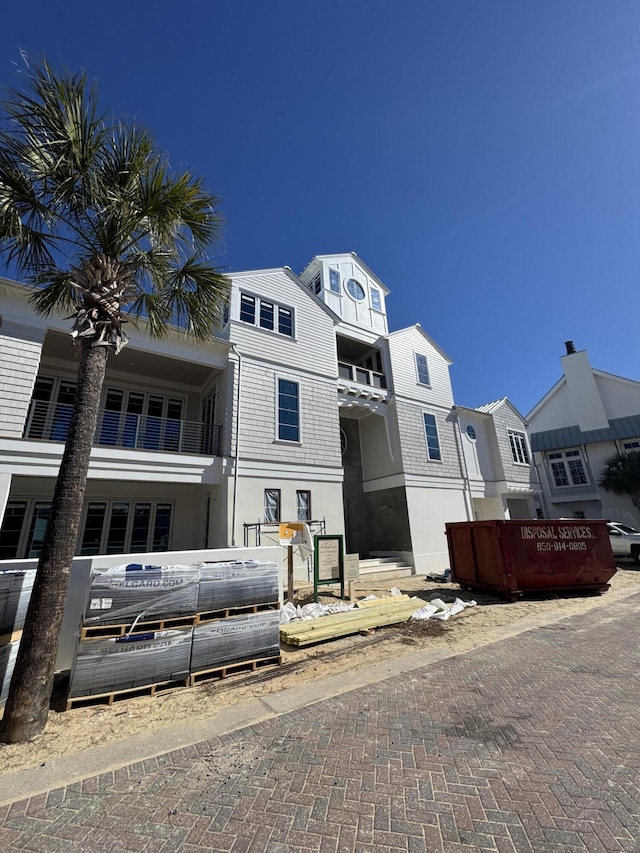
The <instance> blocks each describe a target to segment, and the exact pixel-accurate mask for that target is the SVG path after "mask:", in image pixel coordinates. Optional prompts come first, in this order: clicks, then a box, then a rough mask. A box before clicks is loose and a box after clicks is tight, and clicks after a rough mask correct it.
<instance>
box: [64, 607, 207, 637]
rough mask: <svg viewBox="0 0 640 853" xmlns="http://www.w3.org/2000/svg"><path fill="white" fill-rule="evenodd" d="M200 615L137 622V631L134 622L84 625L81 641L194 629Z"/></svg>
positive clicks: (81, 631) (81, 630)
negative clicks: (175, 629) (177, 629)
mask: <svg viewBox="0 0 640 853" xmlns="http://www.w3.org/2000/svg"><path fill="white" fill-rule="evenodd" d="M197 621H198V614H196V613H194V614H193V615H191V616H172V617H169V618H166V619H154V620H150V621H149V622H142V621H141V622H136V623H135V630H134V631H131V629H132V628H133V624H134V623H133V622H127V623H122V624H117V625H83V626H82V628H81V629H80V639H81V640H109V639H113V638H115V637H124V636H125V634H129V633H131V635H132V636H135V635H136V634H146V633H148V632H149V631H169V630H170V629H172V628H192V627H193V626H194V625H196V624H197Z"/></svg>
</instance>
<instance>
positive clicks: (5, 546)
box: [0, 501, 27, 560]
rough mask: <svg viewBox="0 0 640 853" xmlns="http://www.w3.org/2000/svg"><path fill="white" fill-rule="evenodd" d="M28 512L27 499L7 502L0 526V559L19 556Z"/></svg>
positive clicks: (12, 558)
mask: <svg viewBox="0 0 640 853" xmlns="http://www.w3.org/2000/svg"><path fill="white" fill-rule="evenodd" d="M26 513H27V502H26V501H15V502H14V501H11V502H9V503H8V504H7V508H6V510H5V513H4V518H3V519H2V527H1V528H0V560H14V559H15V558H16V557H17V556H18V548H19V547H20V537H21V536H22V526H23V524H24V519H25V516H26Z"/></svg>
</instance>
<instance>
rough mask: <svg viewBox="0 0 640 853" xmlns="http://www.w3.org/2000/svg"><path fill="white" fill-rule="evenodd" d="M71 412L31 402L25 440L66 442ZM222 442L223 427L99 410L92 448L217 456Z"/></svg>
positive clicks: (62, 406)
mask: <svg viewBox="0 0 640 853" xmlns="http://www.w3.org/2000/svg"><path fill="white" fill-rule="evenodd" d="M72 408H73V407H72V406H70V405H66V404H62V403H48V402H45V401H42V400H32V401H31V405H30V408H29V416H28V418H27V425H26V428H25V431H24V437H25V438H30V439H41V440H44V441H66V438H67V432H68V430H69V424H70V423H71V410H72ZM221 438H222V427H221V426H216V425H213V424H211V425H209V424H203V423H200V422H197V421H183V420H175V419H173V418H156V417H151V416H150V415H134V414H129V413H128V412H111V411H107V410H106V409H101V410H100V411H99V412H98V425H97V427H96V432H95V436H94V439H93V444H94V445H95V446H96V447H124V448H130V449H131V450H160V451H164V452H165V453H203V454H206V455H207V456H219V455H220V445H221Z"/></svg>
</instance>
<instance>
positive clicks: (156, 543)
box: [151, 504, 171, 551]
mask: <svg viewBox="0 0 640 853" xmlns="http://www.w3.org/2000/svg"><path fill="white" fill-rule="evenodd" d="M170 532H171V504H158V505H157V506H156V518H155V524H154V528H153V542H152V545H151V550H152V551H168V550H169V534H170Z"/></svg>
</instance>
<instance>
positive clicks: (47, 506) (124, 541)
mask: <svg viewBox="0 0 640 853" xmlns="http://www.w3.org/2000/svg"><path fill="white" fill-rule="evenodd" d="M50 515H51V501H49V500H37V499H36V500H34V499H25V500H19V501H9V503H8V504H7V511H6V512H5V516H4V520H3V522H2V528H1V529H0V559H7V560H9V559H16V558H17V559H21V558H25V559H29V558H34V557H39V556H40V552H41V551H42V544H43V541H44V534H45V530H46V528H47V523H48V521H49V517H50ZM172 515H173V504H172V503H170V502H168V501H144V500H141V501H128V500H102V501H87V502H86V503H85V506H84V511H83V516H82V523H81V525H80V535H79V537H78V544H77V547H76V554H78V555H83V556H90V555H93V554H141V553H145V552H147V551H168V550H169V544H170V534H171V519H172Z"/></svg>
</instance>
